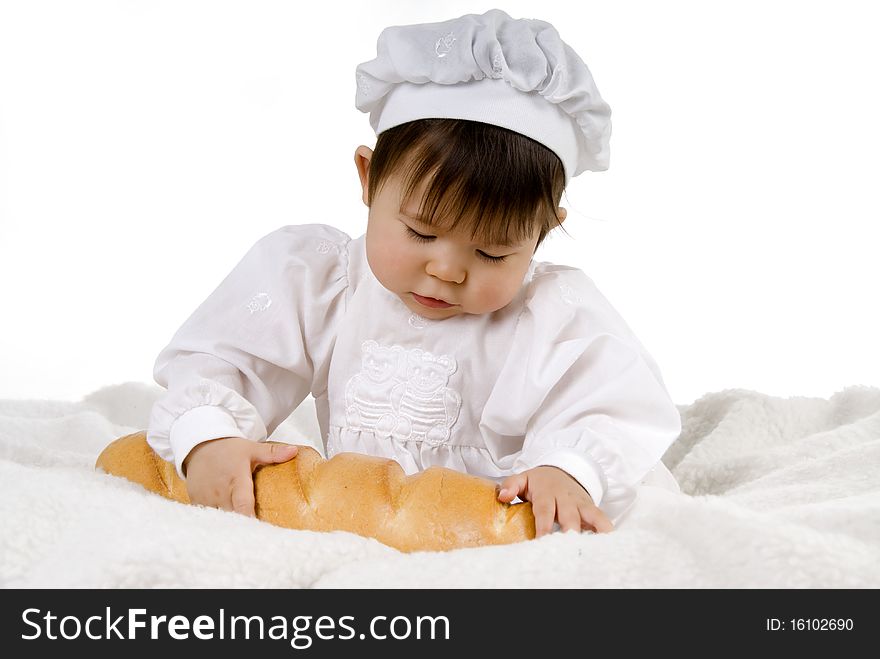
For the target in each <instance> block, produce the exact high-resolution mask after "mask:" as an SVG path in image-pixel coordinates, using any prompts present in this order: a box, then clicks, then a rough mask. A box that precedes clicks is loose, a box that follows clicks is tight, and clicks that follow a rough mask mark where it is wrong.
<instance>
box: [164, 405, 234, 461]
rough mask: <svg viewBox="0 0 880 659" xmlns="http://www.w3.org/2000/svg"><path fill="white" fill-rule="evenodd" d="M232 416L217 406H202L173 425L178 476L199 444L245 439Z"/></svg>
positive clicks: (184, 415) (171, 433)
mask: <svg viewBox="0 0 880 659" xmlns="http://www.w3.org/2000/svg"><path fill="white" fill-rule="evenodd" d="M244 436H245V435H244V434H243V433H242V431H241V430H240V429H239V427H238V425H237V424H236V423H235V420H234V419H233V418H232V415H231V414H230V413H229V412H227V411H226V410H225V409H223V408H222V407H219V406H217V405H201V406H199V407H194V408H192V409H191V410H187V411H186V412H184V413H183V414H181V415H180V416H179V417H178V418H177V420H176V421H175V422H174V423H173V424H172V426H171V430H170V432H169V441H170V443H171V450H172V452H173V453H174V466H175V467H176V468H177V475H178V476H180V477H181V478H186V476H184V474H183V461H184V460H185V459H186V456H188V455H189V452H190V451H192V450H193V448H194V447H195V446H196V445H197V444H201V443H202V442H207V441H208V440H210V439H219V438H221V437H244Z"/></svg>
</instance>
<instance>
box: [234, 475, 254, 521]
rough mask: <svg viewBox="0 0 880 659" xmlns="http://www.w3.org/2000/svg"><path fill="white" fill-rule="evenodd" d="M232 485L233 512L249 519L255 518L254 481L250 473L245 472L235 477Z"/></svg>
mask: <svg viewBox="0 0 880 659" xmlns="http://www.w3.org/2000/svg"><path fill="white" fill-rule="evenodd" d="M230 485H231V488H232V492H231V497H232V510H233V511H235V512H237V513H241V514H242V515H246V516H247V517H254V516H255V515H254V503H255V502H254V480H253V478H252V477H251V474H250V472H248V471H245V472H243V473H242V474H239V475H237V476H234V477H233V478H232V482H231V484H230Z"/></svg>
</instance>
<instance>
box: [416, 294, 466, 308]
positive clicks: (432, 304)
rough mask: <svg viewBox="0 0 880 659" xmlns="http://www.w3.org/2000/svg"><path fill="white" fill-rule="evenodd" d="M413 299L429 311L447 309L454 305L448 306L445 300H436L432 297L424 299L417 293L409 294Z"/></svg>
mask: <svg viewBox="0 0 880 659" xmlns="http://www.w3.org/2000/svg"><path fill="white" fill-rule="evenodd" d="M411 295H412V296H413V299H414V300H415V301H416V302H418V303H419V304H421V305H422V306H423V307H428V308H429V309H448V308H449V307H454V306H455V305H454V304H450V303H449V302H446V301H445V300H438V299H437V298H434V297H424V296H423V295H419V294H418V293H411Z"/></svg>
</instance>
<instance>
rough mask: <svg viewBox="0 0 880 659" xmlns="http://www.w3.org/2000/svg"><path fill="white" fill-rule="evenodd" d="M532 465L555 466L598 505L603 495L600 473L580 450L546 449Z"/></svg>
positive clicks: (603, 489)
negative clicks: (577, 484) (572, 479)
mask: <svg viewBox="0 0 880 659" xmlns="http://www.w3.org/2000/svg"><path fill="white" fill-rule="evenodd" d="M533 466H534V467H543V466H547V467H557V468H559V469H562V471H564V472H565V473H567V474H568V475H569V476H571V477H572V478H574V479H575V480H576V481H577V482H578V483H580V484H581V486H582V487H583V488H584V489H585V490H586V491H587V493H588V494H589V495H590V497H591V498H592V499H593V503H594V504H595V505H596V506H598V505H599V504H600V503H601V502H602V497H603V496H604V495H605V488H604V487H603V486H602V480H603V479H602V473H601V472H600V471H599V469H598V467H597V466H596V464H595V463H594V462H593V461H592V460H591V459H590V458H589V457H588V456H586V455H584V454H583V453H582V452H581V451H576V450H574V449H570V448H557V449H553V450H552V451H548V452H547V453H545V454H544V455H542V456H541V457H540V459H539V460H537V461H536V462H535V464H534V465H533Z"/></svg>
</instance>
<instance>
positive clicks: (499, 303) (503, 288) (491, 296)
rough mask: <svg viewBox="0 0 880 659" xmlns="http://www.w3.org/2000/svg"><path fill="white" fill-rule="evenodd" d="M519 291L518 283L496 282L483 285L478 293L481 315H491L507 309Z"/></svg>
mask: <svg viewBox="0 0 880 659" xmlns="http://www.w3.org/2000/svg"><path fill="white" fill-rule="evenodd" d="M518 290H519V282H517V281H512V280H511V281H508V280H495V281H488V282H485V283H483V284H482V285H481V286H480V287H479V289H478V290H477V291H476V297H477V302H476V305H477V306H478V307H479V308H480V311H479V313H491V312H493V311H498V309H501V308H503V307H506V306H507V305H508V304H510V301H511V300H512V299H513V298H514V296H515V295H516V293H517V291H518Z"/></svg>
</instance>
